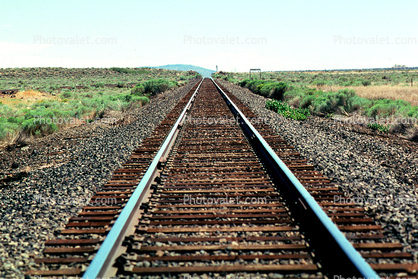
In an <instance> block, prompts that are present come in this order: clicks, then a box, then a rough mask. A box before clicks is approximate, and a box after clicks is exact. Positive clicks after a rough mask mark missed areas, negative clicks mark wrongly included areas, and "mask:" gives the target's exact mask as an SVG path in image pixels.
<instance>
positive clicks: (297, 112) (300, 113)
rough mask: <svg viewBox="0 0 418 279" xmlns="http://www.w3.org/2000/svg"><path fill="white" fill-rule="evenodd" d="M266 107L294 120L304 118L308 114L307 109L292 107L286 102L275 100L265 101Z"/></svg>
mask: <svg viewBox="0 0 418 279" xmlns="http://www.w3.org/2000/svg"><path fill="white" fill-rule="evenodd" d="M266 108H267V109H269V110H272V111H275V112H277V113H279V114H281V115H283V116H285V117H287V118H292V119H294V120H305V119H306V118H307V117H308V116H309V115H310V114H309V110H307V109H294V108H291V107H290V106H289V105H288V104H286V103H283V102H279V101H276V100H273V101H267V102H266Z"/></svg>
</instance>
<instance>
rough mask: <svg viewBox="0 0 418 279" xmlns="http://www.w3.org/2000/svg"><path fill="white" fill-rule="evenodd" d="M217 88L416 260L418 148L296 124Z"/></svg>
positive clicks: (243, 93)
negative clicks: (263, 122) (265, 124)
mask: <svg viewBox="0 0 418 279" xmlns="http://www.w3.org/2000/svg"><path fill="white" fill-rule="evenodd" d="M221 83H222V84H223V85H224V86H225V87H226V88H227V89H228V90H229V91H230V92H231V93H232V94H234V95H235V96H236V97H238V98H239V99H240V100H241V101H242V102H243V103H244V104H246V105H247V106H248V107H250V108H251V109H252V110H253V111H254V112H255V113H256V114H257V115H258V116H260V117H263V118H265V119H266V120H267V121H268V123H269V125H270V126H271V127H272V128H273V129H274V131H275V132H277V134H278V135H280V136H281V137H282V138H284V139H285V140H286V141H288V142H289V144H291V145H293V146H294V147H295V149H296V150H297V151H299V152H300V153H301V155H302V156H304V157H305V158H307V159H308V162H309V163H310V164H312V165H314V166H315V168H316V169H317V170H319V171H321V172H322V173H323V174H325V175H326V176H327V177H329V178H330V179H331V180H332V181H333V182H335V183H336V184H337V185H338V186H339V187H340V188H341V189H342V190H343V192H344V194H345V195H346V196H347V197H350V198H356V200H355V201H356V202H358V203H359V204H360V205H362V206H364V207H365V208H366V210H367V213H368V214H369V215H370V216H373V217H374V218H375V220H377V222H378V223H380V224H381V225H382V226H383V228H384V232H385V234H386V236H387V238H388V240H391V239H392V240H394V241H395V240H397V241H400V242H401V243H403V244H404V245H405V247H406V248H405V250H407V251H409V252H411V253H413V254H414V256H415V257H414V259H415V262H417V258H418V220H417V216H418V215H417V212H418V191H417V190H418V183H417V181H418V179H417V174H418V156H417V155H418V154H417V144H415V143H411V142H404V143H402V140H399V141H394V140H390V139H387V138H381V137H378V136H373V135H366V134H359V133H357V132H354V131H353V129H352V128H351V127H349V126H347V125H343V124H341V123H338V122H334V121H333V120H330V119H325V118H320V117H313V116H312V117H310V118H309V119H308V120H306V121H303V122H299V121H295V120H292V119H288V118H285V117H283V116H281V115H279V114H277V113H275V112H273V111H270V110H267V109H265V102H266V100H267V99H266V98H264V97H262V96H259V95H255V94H253V93H251V92H250V91H249V90H248V89H246V88H241V87H239V86H236V85H232V84H231V83H228V82H223V81H221Z"/></svg>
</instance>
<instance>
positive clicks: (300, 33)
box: [0, 0, 418, 71]
mask: <svg viewBox="0 0 418 279" xmlns="http://www.w3.org/2000/svg"><path fill="white" fill-rule="evenodd" d="M0 11H1V17H0V68H5V67H53V66H54V67H112V66H119V67H141V66H159V65H164V64H193V65H197V66H201V67H205V68H209V69H215V66H216V65H218V67H219V70H224V71H233V70H236V71H248V69H249V68H261V69H262V70H263V71H264V70H307V69H341V68H371V67H391V66H393V65H395V64H404V65H407V66H418V55H417V47H418V28H417V27H418V16H417V11H418V1H414V0H400V1H392V0H391V1H388V0H383V1H382V0H380V1H377V0H368V1H367V0H366V1H365V0H362V1H359V0H352V1H341V0H332V1H328V0H323V1H321V0H319V1H309V0H304V1H302V0H295V1H267V0H266V1H263V0H261V1H228V0H222V1H217V0H212V1H181V0H180V1H158V0H156V1H128V0H120V1H106V0H100V1H96V0H82V1H79V0H72V1H58V0H56V1H48V0H42V1H36V0H16V1H9V0H0Z"/></svg>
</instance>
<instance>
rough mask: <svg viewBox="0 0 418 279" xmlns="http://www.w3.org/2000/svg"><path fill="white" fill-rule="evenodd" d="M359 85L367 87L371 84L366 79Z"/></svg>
mask: <svg viewBox="0 0 418 279" xmlns="http://www.w3.org/2000/svg"><path fill="white" fill-rule="evenodd" d="M361 84H363V86H368V85H370V84H372V83H371V81H370V80H368V79H363V80H362V81H361Z"/></svg>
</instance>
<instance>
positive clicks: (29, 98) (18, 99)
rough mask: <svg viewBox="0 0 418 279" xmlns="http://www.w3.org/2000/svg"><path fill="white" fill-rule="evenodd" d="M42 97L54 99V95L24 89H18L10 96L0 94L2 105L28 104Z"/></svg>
mask: <svg viewBox="0 0 418 279" xmlns="http://www.w3.org/2000/svg"><path fill="white" fill-rule="evenodd" d="M43 99H56V97H54V96H51V95H49V94H47V93H43V92H39V91H34V90H25V91H20V92H18V93H16V94H15V95H14V97H13V98H12V97H11V95H0V102H2V104H4V105H9V106H15V105H17V104H20V103H26V104H28V105H30V104H31V103H34V102H35V101H39V100H43Z"/></svg>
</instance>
